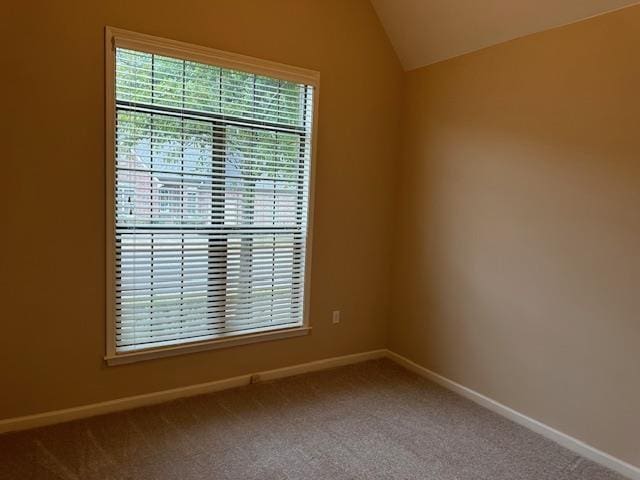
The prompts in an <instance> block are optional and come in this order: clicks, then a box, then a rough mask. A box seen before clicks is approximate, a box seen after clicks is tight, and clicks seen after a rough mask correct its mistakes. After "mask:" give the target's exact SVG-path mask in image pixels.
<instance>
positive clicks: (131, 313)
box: [114, 48, 314, 352]
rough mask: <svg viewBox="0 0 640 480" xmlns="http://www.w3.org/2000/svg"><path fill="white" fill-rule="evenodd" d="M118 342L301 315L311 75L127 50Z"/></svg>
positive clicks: (119, 118)
mask: <svg viewBox="0 0 640 480" xmlns="http://www.w3.org/2000/svg"><path fill="white" fill-rule="evenodd" d="M115 78H116V85H115V87H116V90H115V91H116V104H115V107H116V131H115V141H116V144H115V158H114V162H115V192H114V193H115V195H114V209H115V222H116V223H115V238H114V245H115V260H116V265H115V278H114V282H115V296H116V298H115V311H116V326H115V328H116V336H115V337H116V350H117V351H122V352H125V351H132V350H136V349H142V348H152V347H158V346H167V345H175V344H178V343H185V342H194V341H202V340H203V339H205V340H206V339H211V338H216V337H217V336H220V335H222V336H226V335H230V334H242V333H244V332H250V331H252V330H256V329H263V328H265V327H268V328H270V327H277V326H280V325H282V326H283V328H289V327H291V326H295V325H299V324H301V323H302V320H303V319H302V312H303V311H304V307H303V304H304V280H305V252H306V241H307V238H306V230H307V214H308V201H309V178H310V170H311V168H310V161H311V112H312V110H313V101H314V100H313V87H310V86H305V85H302V84H296V83H293V82H287V81H283V80H278V79H271V78H268V77H264V76H260V75H253V74H250V73H245V72H239V71H233V70H230V69H225V68H220V67H213V66H210V65H205V64H199V63H197V62H192V61H182V60H180V59H175V58H169V57H164V56H161V55H155V54H151V53H145V52H136V51H133V50H126V49H122V48H117V49H116V75H115Z"/></svg>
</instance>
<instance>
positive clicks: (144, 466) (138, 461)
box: [0, 360, 623, 480]
mask: <svg viewBox="0 0 640 480" xmlns="http://www.w3.org/2000/svg"><path fill="white" fill-rule="evenodd" d="M622 478H623V477H621V476H619V475H617V474H615V473H613V472H611V471H609V470H607V469H604V468H602V467H600V466H598V465H596V464H594V463H593V462H591V461H589V460H586V459H584V458H581V457H579V456H577V455H576V454H574V453H572V452H570V451H569V450H566V449H565V448H562V447H560V446H558V445H557V444H555V443H553V442H551V441H549V440H547V439H545V438H543V437H541V436H539V435H537V434H535V433H533V432H531V431H529V430H527V429H525V428H524V427H521V426H519V425H517V424H515V423H513V422H511V421H509V420H506V419H504V418H502V417H500V416H498V415H496V414H494V413H492V412H490V411H488V410H486V409H484V408H482V407H479V406H477V405H476V404H474V403H472V402H470V401H468V400H466V399H464V398H462V397H460V396H458V395H455V394H453V393H451V392H449V391H447V390H445V389H443V388H441V387H439V386H437V385H435V384H433V383H431V382H428V381H426V380H424V379H423V378H421V377H419V376H417V375H415V374H413V373H411V372H408V371H407V370H404V369H403V368H401V367H400V366H398V365H396V364H394V363H392V362H391V361H389V360H375V361H370V362H366V363H362V364H357V365H351V366H348V367H341V368H337V369H333V370H326V371H322V372H317V373H311V374H306V375H301V376H297V377H290V378H286V379H281V380H276V381H272V382H265V383H258V384H254V385H249V386H247V387H242V388H238V389H234V390H226V391H223V392H218V393H214V394H209V395H202V396H198V397H192V398H188V399H182V400H177V401H174V402H170V403H166V404H162V405H157V406H152V407H145V408H140V409H136V410H131V411H127V412H121V413H115V414H110V415H104V416H100V417H94V418H90V419H86V420H79V421H75V422H70V423H66V424H61V425H54V426H51V427H45V428H40V429H36V430H30V431H25V432H18V433H12V434H5V435H1V436H0V479H2V480H5V479H12V480H14V479H19V480H30V479H38V480H40V479H63V480H96V479H100V480H124V479H132V480H133V479H135V480H148V479H158V480H169V479H179V480H202V479H208V480H218V479H220V480H224V479H233V480H250V479H256V480H270V479H327V480H329V479H330V480H342V479H367V480H371V479H429V480H431V479H433V480H472V479H473V480H503V479H504V480H524V479H530V480H547V479H549V480H621V479H622Z"/></svg>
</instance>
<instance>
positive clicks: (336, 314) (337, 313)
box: [331, 310, 340, 323]
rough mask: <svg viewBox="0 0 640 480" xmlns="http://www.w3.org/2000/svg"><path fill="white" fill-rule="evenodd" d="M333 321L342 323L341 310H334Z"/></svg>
mask: <svg viewBox="0 0 640 480" xmlns="http://www.w3.org/2000/svg"><path fill="white" fill-rule="evenodd" d="M331 321H332V322H333V323H340V310H334V311H333V314H332V315H331Z"/></svg>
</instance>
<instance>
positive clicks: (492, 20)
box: [371, 0, 640, 70]
mask: <svg viewBox="0 0 640 480" xmlns="http://www.w3.org/2000/svg"><path fill="white" fill-rule="evenodd" d="M371 3H372V4H373V6H374V8H375V9H376V11H377V13H378V16H379V17H380V20H381V21H382V24H383V25H384V28H385V30H386V31H387V34H388V35H389V38H390V39H391V43H392V44H393V46H394V48H395V50H396V52H397V54H398V56H399V57H400V61H401V62H402V65H403V66H404V68H405V69H406V70H412V69H414V68H418V67H422V66H425V65H429V64H431V63H435V62H439V61H441V60H445V59H447V58H451V57H455V56H458V55H462V54H464V53H468V52H472V51H474V50H479V49H481V48H484V47H488V46H490V45H495V44H497V43H501V42H505V41H507V40H511V39H513V38H517V37H521V36H523V35H528V34H530V33H535V32H540V31H542V30H547V29H549V28H553V27H557V26H560V25H564V24H567V23H572V22H575V21H578V20H582V19H585V18H588V17H591V16H594V15H598V14H601V13H605V12H608V11H611V10H616V9H619V8H623V7H626V6H629V5H633V4H636V3H640V1H639V0H371Z"/></svg>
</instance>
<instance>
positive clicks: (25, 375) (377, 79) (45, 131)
mask: <svg viewBox="0 0 640 480" xmlns="http://www.w3.org/2000/svg"><path fill="white" fill-rule="evenodd" d="M2 17H3V18H2V20H1V22H2V24H3V25H2V32H3V33H2V46H3V47H2V50H3V58H2V65H3V67H4V68H3V69H2V72H3V73H2V80H1V82H2V92H3V93H2V95H3V99H2V112H3V119H2V125H3V126H2V130H3V133H4V135H2V138H3V141H2V144H3V149H4V151H3V155H2V180H3V181H2V189H1V190H0V191H1V192H2V193H1V194H0V195H1V198H0V205H1V206H0V209H1V210H0V218H1V219H2V236H1V240H0V242H1V248H0V252H1V254H0V255H1V259H0V260H1V261H0V268H1V275H0V282H1V285H0V288H1V289H0V291H1V292H2V299H1V304H2V314H1V316H2V336H1V338H2V345H1V346H0V356H1V358H2V360H1V361H0V385H1V387H0V390H1V391H2V392H3V393H2V394H0V418H4V417H13V416H17V415H24V414H30V413H35V412H42V411H46V410H51V409H58V408H64V407H71V406H74V405H80V404H86V403H91V402H97V401H102V400H108V399H113V398H116V397H121V396H126V395H134V394H139V393H144V392H151V391H156V390H160V389H167V388H173V387H178V386H182V385H189V384H193V383H198V382H205V381H210V380H215V379H218V378H223V377H229V376H233V375H238V374H241V373H246V372H250V371H256V370H263V369H269V368H275V367H280V366H285V365H289V364H295V363H300V362H305V361H311V360H315V359H320V358H323V357H330V356H335V355H342V354H348V353H354V352H359V351H364V350H370V349H374V348H381V347H384V345H385V341H386V322H387V316H388V307H389V294H388V292H389V288H390V283H389V277H390V271H391V263H390V253H391V216H392V207H393V201H392V200H393V185H392V184H391V182H389V181H388V179H389V177H390V176H391V175H393V171H394V170H393V169H394V153H395V151H396V145H397V143H398V120H399V111H400V97H399V95H400V92H401V87H402V82H403V73H402V70H401V68H400V65H399V63H398V61H397V59H396V57H395V55H394V53H393V50H392V48H391V47H390V44H389V42H388V40H387V38H386V36H385V34H384V31H383V29H382V27H381V26H380V24H379V22H378V20H377V17H376V15H375V12H374V11H373V9H372V7H371V6H370V4H369V2H368V1H366V0H348V1H345V0H322V1H319V0H274V1H269V2H264V1H260V0H253V1H251V0H233V1H222V0H217V1H216V0H183V1H180V2H176V1H174V0H153V1H152V0H127V1H121V0H110V1H80V0H76V1H74V0H64V1H56V2H50V1H44V0H43V1H37V2H14V3H13V4H11V6H7V7H6V8H4V7H3V14H2ZM105 25H112V26H116V27H121V28H125V29H129V30H134V31H140V32H143V33H149V34H152V35H158V36H162V37H167V38H173V39H177V40H182V41H186V42H191V43H195V44H199V45H205V46H210V47H214V48H219V49H223V50H229V51H233V52H238V53H242V54H247V55H252V56H256V57H259V58H265V59H268V60H274V61H278V62H283V63H287V64H291V65H298V66H301V67H305V68H311V69H315V70H319V71H320V72H321V74H322V80H321V92H322V93H321V97H322V98H321V103H320V123H319V130H318V132H319V137H318V157H317V158H316V162H317V184H316V203H315V205H316V217H315V238H314V244H313V263H312V298H311V322H312V325H313V333H312V335H311V336H309V337H304V338H296V339H288V340H281V341H276V342H270V343H263V344H258V345H251V346H243V347H236V348H230V349H226V350H218V351H213V352H208V353H201V354H192V355H185V356H181V357H174V358H169V359H162V360H155V361H149V362H143V363H138V364H135V365H128V366H120V367H106V366H105V365H104V362H103V360H102V357H103V355H104V343H105V342H104V336H105V333H104V332H105V313H104V312H105V295H104V290H105V280H104V277H105V267H104V255H105V253H104V252H105V240H104V232H105V215H104V210H105V190H104V188H105V187H104V183H105V178H104V175H105V174H104V172H105V145H104V53H103V50H104V44H103V38H104V26H105ZM334 308H340V309H341V310H342V312H343V322H342V323H341V324H340V325H339V326H333V325H332V324H331V310H333V309H334Z"/></svg>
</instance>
